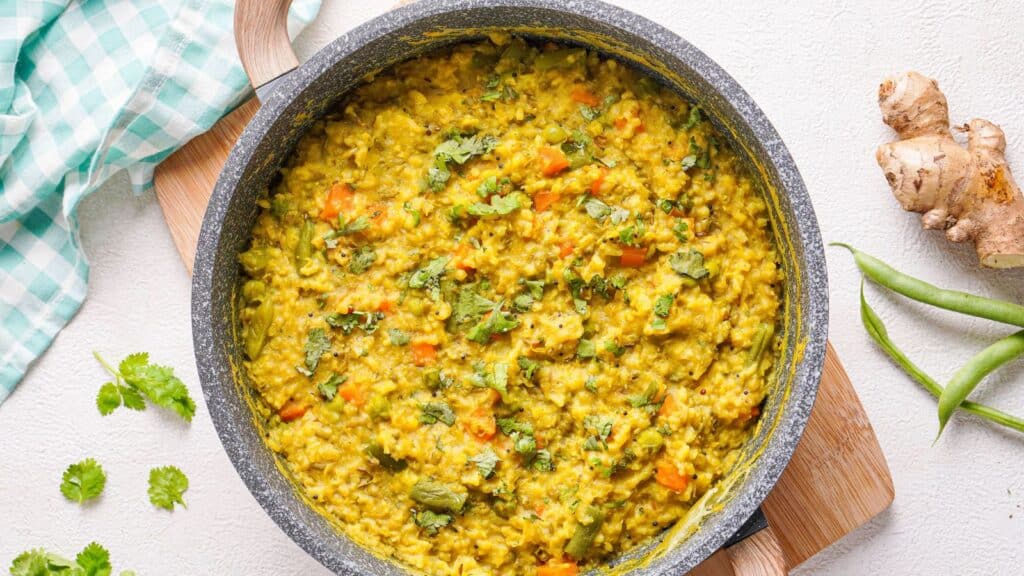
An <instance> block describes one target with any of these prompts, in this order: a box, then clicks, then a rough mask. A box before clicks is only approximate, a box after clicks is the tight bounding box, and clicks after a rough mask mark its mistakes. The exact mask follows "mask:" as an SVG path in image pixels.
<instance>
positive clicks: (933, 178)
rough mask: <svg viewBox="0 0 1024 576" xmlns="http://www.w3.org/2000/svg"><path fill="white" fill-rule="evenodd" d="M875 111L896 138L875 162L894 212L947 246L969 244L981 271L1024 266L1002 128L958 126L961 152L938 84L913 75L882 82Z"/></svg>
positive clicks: (1021, 201)
mask: <svg viewBox="0 0 1024 576" xmlns="http://www.w3.org/2000/svg"><path fill="white" fill-rule="evenodd" d="M878 106H879V107H880V108H881V109H882V117H883V120H884V121H885V123H886V124H888V125H889V126H891V127H892V129H893V130H895V131H896V133H897V135H898V136H899V140H897V141H896V142H890V143H889V144H884V145H882V146H879V147H878V151H877V152H876V154H875V157H876V158H877V160H878V165H879V166H880V167H881V168H882V171H883V172H885V179H886V180H888V181H889V186H890V187H891V188H892V192H893V194H894V195H895V196H896V199H897V200H899V203H900V205H902V206H903V208H904V209H905V210H908V211H911V212H918V213H920V214H922V216H921V223H922V225H923V226H924V227H925V228H928V229H933V230H945V231H946V238H948V239H950V240H952V241H953V242H964V241H967V240H973V241H974V248H975V250H977V252H978V258H979V259H980V260H981V264H982V266H987V267H990V268H1015V267H1020V266H1024V196H1022V195H1021V190H1020V188H1019V187H1018V186H1017V183H1016V182H1015V181H1014V179H1013V175H1012V174H1011V173H1010V168H1009V166H1007V164H1006V158H1005V156H1004V155H1003V152H1004V151H1005V150H1006V137H1005V135H1004V134H1003V131H1002V129H1000V128H999V126H996V125H995V124H993V123H991V122H989V121H988V120H980V119H974V120H971V121H970V122H968V123H967V124H965V125H963V126H959V127H957V128H956V130H957V131H959V132H963V133H966V134H967V148H966V149H964V147H963V146H961V145H960V144H958V143H957V142H956V141H955V140H954V139H953V134H952V132H951V131H950V125H949V108H948V106H947V104H946V97H945V96H944V95H943V94H942V91H941V90H939V85H938V83H937V82H936V81H935V80H932V79H931V78H928V77H926V76H923V75H921V74H918V73H917V72H907V73H905V74H901V75H899V76H895V77H892V78H889V79H887V80H885V82H882V85H881V86H880V87H879V89H878Z"/></svg>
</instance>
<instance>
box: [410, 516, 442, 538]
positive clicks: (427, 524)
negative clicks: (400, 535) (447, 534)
mask: <svg viewBox="0 0 1024 576" xmlns="http://www.w3.org/2000/svg"><path fill="white" fill-rule="evenodd" d="M412 519H413V522H415V523H416V525H417V526H419V527H420V528H423V530H424V531H425V532H426V533H427V534H429V535H430V536H434V535H436V534H437V532H438V531H439V530H440V529H441V528H444V527H445V526H447V525H449V524H451V523H452V516H451V514H441V513H438V512H434V511H432V510H424V511H422V512H418V513H416V514H413V517H412Z"/></svg>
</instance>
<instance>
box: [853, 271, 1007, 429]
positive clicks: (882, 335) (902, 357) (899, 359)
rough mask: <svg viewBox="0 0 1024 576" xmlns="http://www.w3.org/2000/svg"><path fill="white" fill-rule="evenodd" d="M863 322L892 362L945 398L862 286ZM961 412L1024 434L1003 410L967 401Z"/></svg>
mask: <svg viewBox="0 0 1024 576" xmlns="http://www.w3.org/2000/svg"><path fill="white" fill-rule="evenodd" d="M860 318H861V321H862V322H863V323H864V328H865V329H866V330H867V331H868V334H869V335H870V336H871V338H872V339H873V340H874V341H875V343H877V344H878V345H879V347H881V348H882V350H884V351H885V353H886V354H888V355H889V358H891V359H892V360H893V361H894V362H896V364H897V365H899V367H900V368H902V369H903V371H904V372H906V373H907V374H908V375H909V376H910V377H911V378H913V379H914V380H915V381H917V383H918V384H920V385H921V386H923V387H924V389H925V390H927V391H928V392H929V393H930V394H931V395H932V396H934V397H936V398H938V397H939V396H941V395H942V390H943V388H942V385H940V384H939V383H938V382H936V381H935V379H934V378H932V377H931V376H929V375H928V374H926V373H925V372H924V371H923V370H921V369H920V368H919V367H918V366H917V365H916V364H914V363H913V362H912V361H911V360H910V358H908V357H907V355H906V354H904V353H903V351H902V350H900V349H899V348H897V347H896V344H894V343H893V341H892V340H891V339H890V338H889V332H888V330H886V328H885V324H883V323H882V319H881V318H879V317H878V314H876V313H875V311H874V310H873V309H872V308H871V306H870V305H869V304H868V301H867V299H865V298H864V285H863V283H862V284H861V292H860ZM960 408H961V409H962V410H965V411H967V412H970V413H971V414H974V415H976V416H980V417H982V418H985V419H986V420H989V421H991V422H995V423H996V424H1000V425H1002V426H1006V427H1007V428H1011V429H1013V430H1017V431H1018V432H1024V419H1022V418H1018V417H1016V416H1013V415H1012V414H1007V413H1006V412H1003V411H1002V410H998V409H996V408H992V407H991V406H986V405H984V404H979V403H977V402H972V401H970V400H964V401H963V402H962V403H961V404H960Z"/></svg>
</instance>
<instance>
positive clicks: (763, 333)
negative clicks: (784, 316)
mask: <svg viewBox="0 0 1024 576" xmlns="http://www.w3.org/2000/svg"><path fill="white" fill-rule="evenodd" d="M774 334H775V326H773V325H772V324H768V323H764V324H761V325H759V326H758V327H757V333H756V334H754V341H753V343H752V344H751V345H750V352H748V353H747V365H748V366H753V365H754V364H757V363H758V362H760V361H761V356H763V355H764V351H765V350H766V349H767V348H768V344H769V343H770V342H771V341H772V336H773V335H774Z"/></svg>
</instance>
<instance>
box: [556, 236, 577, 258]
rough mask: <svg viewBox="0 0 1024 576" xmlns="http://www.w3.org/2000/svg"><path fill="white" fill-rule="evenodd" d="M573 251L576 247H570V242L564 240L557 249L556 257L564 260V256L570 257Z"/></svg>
mask: <svg viewBox="0 0 1024 576" xmlns="http://www.w3.org/2000/svg"><path fill="white" fill-rule="evenodd" d="M575 249H576V247H575V246H573V245H572V242H571V241H569V240H566V241H564V242H562V244H561V246H559V247H558V257H559V258H565V257H566V256H570V255H572V252H573V250H575Z"/></svg>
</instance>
